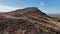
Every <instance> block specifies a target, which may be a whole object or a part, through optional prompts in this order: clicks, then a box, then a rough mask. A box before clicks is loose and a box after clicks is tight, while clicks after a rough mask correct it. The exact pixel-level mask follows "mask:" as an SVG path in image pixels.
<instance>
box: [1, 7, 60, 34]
mask: <svg viewBox="0 0 60 34" xmlns="http://www.w3.org/2000/svg"><path fill="white" fill-rule="evenodd" d="M0 34H60V22H57V21H55V20H54V19H52V17H50V16H48V15H46V14H45V13H43V12H41V11H40V10H39V9H38V8H36V7H28V8H24V9H18V10H15V11H11V12H7V13H1V14H0Z"/></svg>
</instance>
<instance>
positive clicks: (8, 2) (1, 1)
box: [0, 0, 60, 14]
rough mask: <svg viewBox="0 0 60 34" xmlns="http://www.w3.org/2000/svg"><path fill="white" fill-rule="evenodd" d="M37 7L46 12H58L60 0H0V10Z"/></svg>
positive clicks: (59, 10)
mask: <svg viewBox="0 0 60 34" xmlns="http://www.w3.org/2000/svg"><path fill="white" fill-rule="evenodd" d="M26 7H37V8H39V9H40V10H41V11H43V12H44V13H47V14H60V0H0V12H9V11H13V10H17V9H21V8H26Z"/></svg>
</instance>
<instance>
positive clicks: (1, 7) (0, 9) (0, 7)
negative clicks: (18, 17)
mask: <svg viewBox="0 0 60 34" xmlns="http://www.w3.org/2000/svg"><path fill="white" fill-rule="evenodd" d="M16 9H18V8H14V7H10V6H4V5H0V12H9V11H13V10H16Z"/></svg>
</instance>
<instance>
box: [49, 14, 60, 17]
mask: <svg viewBox="0 0 60 34" xmlns="http://www.w3.org/2000/svg"><path fill="white" fill-rule="evenodd" d="M48 15H49V16H51V17H60V14H48Z"/></svg>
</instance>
